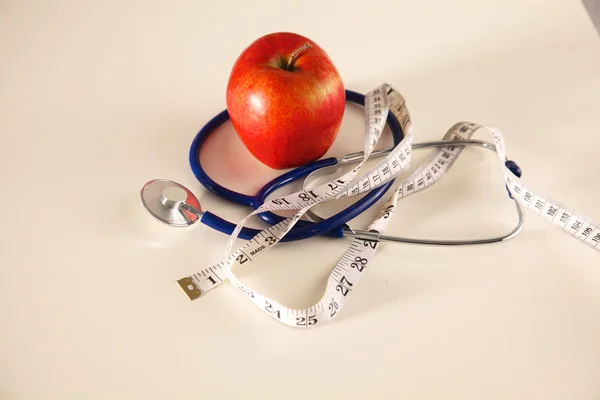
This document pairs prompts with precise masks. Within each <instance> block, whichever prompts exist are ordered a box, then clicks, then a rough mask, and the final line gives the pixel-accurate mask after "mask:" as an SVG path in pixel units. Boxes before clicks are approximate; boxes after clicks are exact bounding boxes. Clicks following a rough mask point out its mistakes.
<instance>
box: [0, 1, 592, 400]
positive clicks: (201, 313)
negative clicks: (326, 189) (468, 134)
mask: <svg viewBox="0 0 600 400" xmlns="http://www.w3.org/2000/svg"><path fill="white" fill-rule="evenodd" d="M281 30H286V31H293V32H297V33H301V34H304V35H306V36H309V37H310V38H312V39H313V40H315V41H316V42H317V43H319V44H320V45H321V46H322V47H323V48H324V49H326V51H327V52H328V53H329V55H330V56H331V58H332V59H333V60H334V62H335V64H336V65H337V66H338V68H339V70H340V72H341V74H342V76H343V78H344V81H345V85H346V87H347V88H349V89H353V90H357V91H361V92H366V91H368V90H370V89H372V88H373V87H375V86H377V85H379V84H380V83H382V82H384V81H387V82H390V83H391V84H393V85H394V86H395V87H396V88H397V89H398V90H400V91H401V92H402V93H403V94H404V96H405V97H406V98H407V99H408V104H409V107H410V110H411V113H412V115H413V118H414V120H415V127H416V129H417V130H416V141H424V140H434V139H438V138H441V137H442V136H443V134H444V133H445V131H446V129H448V128H449V127H450V126H451V125H452V124H453V123H454V122H456V121H459V120H464V119H470V120H474V121H478V122H483V123H486V124H489V125H493V126H496V127H498V128H499V129H501V130H502V132H503V133H504V134H505V136H506V141H507V146H508V153H509V156H510V157H511V158H513V159H515V160H517V161H518V162H519V164H520V165H521V167H522V168H523V171H524V179H525V182H527V183H529V184H531V185H532V186H534V187H536V188H538V189H540V190H542V191H544V192H545V193H548V194H550V195H552V196H554V197H556V198H558V199H559V200H562V201H563V202H565V203H567V204H569V205H571V206H572V207H574V208H575V209H577V210H579V211H581V212H583V213H585V214H587V215H589V216H590V217H592V218H593V219H594V220H596V221H600V208H599V203H598V198H599V196H600V185H599V184H598V183H599V181H598V179H599V175H598V174H599V170H598V168H597V162H598V155H599V154H600V135H599V134H598V133H599V132H600V112H599V110H600V109H599V104H600V38H599V36H598V34H597V32H596V30H595V29H594V26H593V25H592V23H591V22H590V19H589V17H588V15H587V14H586V12H585V9H584V7H583V5H582V4H581V3H580V2H579V1H576V0H550V1H549V0H538V1H522V0H503V1H478V0H462V1H458V2H447V1H442V0H439V1H430V2H420V1H399V0H390V1H387V0H383V1H379V2H364V3H361V2H358V1H335V2H334V1H304V2H285V1H267V0H262V1H258V0H255V1H251V2H246V1H237V2H207V1H186V0H178V1H175V2H158V1H153V0H150V1H148V0H144V1H133V0H130V1H105V2H78V1H60V0H52V1H38V2H23V1H9V0H4V1H2V2H1V3H0V52H1V60H2V62H1V63H0V65H1V67H0V71H1V72H2V73H1V74H0V182H1V186H0V194H1V196H0V210H1V213H2V215H1V216H0V227H1V228H0V277H1V278H0V398H1V399H170V398H177V399H184V398H194V399H198V398H225V397H232V398H233V397H237V398H245V399H264V398H273V399H284V398H285V399H296V398H297V399H307V398H328V399H337V398H339V399H348V398H367V396H372V397H373V398H410V399H433V398H436V399H437V398H445V399H541V398H543V399H567V398H569V399H597V398H599V397H600V380H598V377H599V376H600V341H599V340H598V338H599V337H600V295H599V294H598V293H599V290H598V288H599V287H600V268H598V267H599V266H600V262H599V261H600V258H599V257H598V253H597V252H595V251H593V250H591V249H589V248H588V247H586V246H583V245H581V244H580V243H578V242H576V241H575V240H572V239H570V238H568V237H567V236H566V235H565V234H563V233H561V232H560V231H559V230H558V229H557V228H554V227H553V226H551V225H550V224H548V223H546V222H545V221H543V220H541V219H540V218H538V217H535V216H534V215H533V214H531V213H528V214H527V222H526V227H525V229H524V231H523V233H522V234H521V235H520V236H519V237H518V238H516V239H514V240H513V241H510V242H507V243H503V244H500V245H493V246H483V247H477V248H432V247H422V246H404V245H391V244H388V245H385V246H382V248H381V250H380V251H379V252H378V254H377V257H376V264H375V267H373V268H372V269H371V270H370V271H369V272H368V274H366V275H365V277H364V279H363V280H362V281H361V283H360V285H359V287H358V288H357V289H356V290H355V291H354V295H353V297H352V298H351V299H350V302H349V304H348V305H347V307H345V308H344V309H343V312H342V313H341V315H340V317H339V318H337V319H336V320H335V321H334V322H333V323H330V324H327V325H324V326H322V327H320V328H318V329H315V330H309V331H303V330H296V329H292V328H288V327H285V326H283V325H280V324H277V323H275V322H274V321H273V320H271V319H269V318H268V317H266V316H265V315H264V314H263V313H261V312H259V311H258V310H257V309H256V308H255V307H254V306H253V305H251V304H250V303H249V302H247V301H246V300H245V299H244V298H243V297H242V296H240V295H239V293H237V292H236V291H235V290H234V288H232V287H231V286H230V285H224V286H222V287H220V288H218V289H217V290H214V291H212V292H210V294H207V295H206V296H205V297H202V298H201V299H199V300H196V301H194V302H190V301H189V300H188V299H187V298H186V297H185V296H184V295H183V293H182V292H181V290H180V289H179V288H178V287H177V286H176V285H175V280H176V279H178V278H180V277H182V276H185V275H187V274H190V273H192V272H195V271H197V270H200V269H202V268H204V267H205V266H207V265H209V263H211V262H217V261H219V260H220V259H221V257H222V254H223V251H224V249H225V244H226V241H227V237H226V236H225V235H222V234H220V233H217V232H214V231H212V230H210V229H209V228H207V227H205V226H203V225H198V226H194V227H192V228H188V229H175V228H170V227H166V226H163V225H161V224H159V223H158V222H156V221H154V220H152V219H151V218H150V217H149V216H148V215H147V214H146V213H145V211H144V210H143V208H142V207H141V204H140V202H139V197H138V193H139V190H140V188H141V186H142V184H143V183H144V182H146V181H147V180H150V179H153V178H158V177H165V178H171V179H174V180H176V181H179V182H181V183H183V184H185V185H187V186H189V187H190V188H192V189H193V190H194V191H195V192H196V193H197V194H198V196H199V198H200V200H201V202H202V204H203V206H204V208H206V209H208V210H212V211H214V212H216V213H218V214H220V215H221V216H223V217H226V218H229V219H231V220H233V221H239V220H240V219H241V218H242V217H243V216H244V215H246V214H247V213H248V210H246V209H243V208H237V207H234V206H233V205H231V204H228V203H226V202H224V201H222V200H220V199H218V198H216V197H215V196H213V195H212V194H209V193H208V192H207V191H206V190H205V189H204V188H202V187H201V186H200V185H199V184H198V183H197V181H196V180H195V179H194V177H193V175H192V173H191V171H190V169H189V165H188V162H187V153H188V148H189V144H190V142H191V140H192V138H193V136H194V135H195V133H196V132H197V130H198V129H199V128H200V127H201V126H202V125H203V124H204V123H205V122H206V121H207V120H208V119H209V118H211V117H212V116H213V115H214V114H216V113H217V112H219V111H221V110H222V109H224V104H225V87H226V83H227V77H228V73H229V70H230V68H231V66H232V63H233V62H234V61H235V58H236V57H237V55H238V54H239V53H240V52H241V51H242V49H243V48H244V47H245V46H247V45H248V44H249V43H250V42H251V41H253V40H254V39H256V38H258V37H260V36H261V35H263V34H266V33H270V32H275V31H281ZM363 126H364V123H363V120H362V114H361V111H360V110H356V109H355V108H351V107H349V108H348V112H347V115H346V117H345V119H344V125H343V128H342V132H341V134H340V136H339V138H338V140H337V141H336V143H335V145H334V146H333V147H332V149H331V151H330V153H329V154H330V155H341V154H344V153H345V152H348V151H356V150H358V149H360V148H361V147H360V146H361V142H362V137H363V136H362V135H363V132H362V128H363ZM477 137H480V138H483V139H486V140H487V139H489V137H487V136H485V135H483V134H479V135H477ZM384 142H385V141H384ZM383 144H385V143H383ZM383 144H382V145H383ZM205 150H206V151H204V152H203V159H204V160H205V161H204V162H205V163H207V165H208V167H207V170H208V172H209V173H211V174H212V175H213V176H214V177H215V178H216V179H219V180H220V181H222V182H223V183H226V184H227V185H229V186H231V187H233V188H236V189H238V190H244V191H247V192H251V191H253V190H256V188H257V187H259V186H260V185H262V183H264V182H266V181H267V180H268V179H270V178H271V177H272V176H274V172H273V171H268V170H267V169H266V168H265V167H262V166H261V165H259V164H258V163H257V162H256V161H255V160H253V159H251V158H250V157H249V156H248V154H247V153H246V152H245V150H244V148H243V147H242V145H241V144H240V142H239V141H238V139H237V138H236V136H235V134H234V132H233V131H232V130H231V128H230V127H225V128H224V129H222V130H221V131H220V132H219V134H218V135H216V136H215V137H214V138H213V140H211V141H210V142H209V143H208V144H207V146H206V149H205ZM425 154H426V153H422V152H421V153H419V154H418V156H416V157H415V161H418V160H419V159H422V158H423V157H425ZM293 189H295V187H292V188H289V189H286V190H293ZM296 189H297V188H296ZM282 193H284V192H282ZM505 193H506V192H505V190H504V187H503V183H502V176H501V173H500V170H499V169H498V164H497V161H496V159H495V158H494V156H493V154H491V153H485V152H484V151H481V150H469V151H466V152H465V154H464V157H462V158H461V161H459V162H458V163H457V165H456V167H455V168H454V169H453V170H452V172H451V174H449V175H448V176H447V177H446V178H445V179H444V181H442V182H441V183H439V184H438V185H437V186H436V187H434V188H432V189H430V190H428V191H426V192H423V193H421V194H419V195H416V196H413V197H411V198H408V199H406V200H403V201H402V202H401V203H400V206H401V207H400V211H399V212H398V213H397V214H396V215H395V218H394V221H393V222H392V224H391V226H390V228H389V230H388V233H394V234H403V235H411V236H421V237H445V238H447V237H451V238H472V237H479V236H481V235H489V234H495V233H500V232H503V231H505V230H507V229H510V226H511V224H513V223H514V220H515V217H514V215H513V208H512V205H511V202H510V201H509V200H508V199H507V197H506V195H505ZM336 207H339V206H336ZM320 210H321V211H322V212H327V211H332V210H331V209H330V210H326V209H325V208H320ZM367 217H368V215H366V216H363V217H361V218H358V220H357V221H353V226H354V227H362V226H364V224H365V222H366V221H367V219H366V218H367ZM467 217H468V218H467ZM465 218H467V219H466V220H464V221H462V220H463V219H465ZM459 221H462V222H459ZM250 225H251V226H255V227H260V226H263V225H262V224H261V223H260V222H257V221H256V220H253V221H252V223H251V224H250ZM348 243H349V241H348V240H337V241H334V240H325V239H322V238H315V239H312V240H308V241H303V242H301V243H295V244H293V245H288V244H281V245H278V246H277V247H275V248H274V249H273V250H272V251H271V252H269V253H267V254H266V255H265V256H264V257H263V260H264V261H263V262H260V263H258V264H259V265H257V266H255V267H252V268H250V269H248V270H247V271H243V277H244V281H245V282H247V283H248V284H250V285H251V286H252V287H253V288H254V289H257V290H261V291H263V292H264V293H266V294H268V295H270V296H273V297H274V298H275V299H277V300H279V301H281V302H283V303H285V304H287V305H289V306H292V307H302V306H306V305H310V304H312V303H313V302H314V301H316V300H317V299H318V298H319V296H320V293H321V291H322V290H323V288H324V287H325V282H326V277H327V275H328V273H329V271H330V270H331V268H333V266H334V265H335V262H336V261H337V259H338V258H339V257H340V255H341V254H342V253H343V251H344V250H345V248H346V247H347V245H348ZM315 255H318V257H315Z"/></svg>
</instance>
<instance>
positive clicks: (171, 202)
mask: <svg viewBox="0 0 600 400" xmlns="http://www.w3.org/2000/svg"><path fill="white" fill-rule="evenodd" d="M140 197H141V200H142V204H143V205H144V207H145V208H146V210H148V212H149V213H150V214H151V215H152V216H153V217H154V218H156V219H158V220H159V221H161V222H164V223H165V224H167V225H170V226H179V227H183V226H190V225H192V224H194V223H195V222H197V221H198V220H199V219H200V216H201V215H202V211H201V208H200V202H199V201H198V198H197V197H196V195H194V193H192V192H191V191H190V190H189V189H187V188H186V187H185V186H182V185H180V184H178V183H177V182H173V181H170V180H168V179H154V180H151V181H149V182H147V183H146V184H145V185H144V186H143V187H142V190H141V192H140Z"/></svg>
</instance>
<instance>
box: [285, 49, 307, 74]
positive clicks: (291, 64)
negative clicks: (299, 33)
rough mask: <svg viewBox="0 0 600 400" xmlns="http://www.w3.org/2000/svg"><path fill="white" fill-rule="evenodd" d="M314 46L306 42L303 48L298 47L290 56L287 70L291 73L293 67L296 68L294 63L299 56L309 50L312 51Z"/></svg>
mask: <svg viewBox="0 0 600 400" xmlns="http://www.w3.org/2000/svg"><path fill="white" fill-rule="evenodd" d="M311 47H312V46H311V45H310V43H308V42H306V43H304V44H303V45H302V46H300V47H298V48H297V49H296V50H294V52H293V53H292V55H291V56H290V60H289V61H288V64H287V68H286V69H287V70H288V71H291V70H292V67H293V66H294V63H295V62H296V58H298V55H299V54H300V53H302V52H303V51H304V50H308V49H310V48H311Z"/></svg>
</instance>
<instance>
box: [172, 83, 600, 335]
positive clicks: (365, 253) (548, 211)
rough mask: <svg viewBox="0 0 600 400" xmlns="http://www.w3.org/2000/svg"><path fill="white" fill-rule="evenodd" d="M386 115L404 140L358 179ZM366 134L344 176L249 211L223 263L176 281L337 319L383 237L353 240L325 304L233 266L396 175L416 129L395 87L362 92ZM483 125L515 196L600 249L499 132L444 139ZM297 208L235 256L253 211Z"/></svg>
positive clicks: (284, 310)
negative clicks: (536, 182)
mask: <svg viewBox="0 0 600 400" xmlns="http://www.w3.org/2000/svg"><path fill="white" fill-rule="evenodd" d="M388 112H392V113H393V114H394V116H395V117H396V118H397V119H398V121H399V122H400V125H401V127H402V130H403V132H404V135H405V136H404V139H403V140H402V141H401V142H400V143H399V144H398V145H397V146H396V147H395V148H394V150H393V151H392V152H391V153H389V154H388V155H387V157H386V158H385V159H384V160H383V161H381V162H379V163H378V164H377V166H376V167H374V168H372V169H371V170H370V171H369V172H368V173H367V174H365V176H364V177H363V178H361V179H359V180H358V181H356V182H355V181H354V179H355V178H356V176H357V175H358V173H359V172H360V170H361V168H362V166H363V164H364V163H365V162H366V161H367V160H368V158H369V155H370V154H371V152H372V151H373V149H374V148H375V146H376V144H377V142H378V140H379V137H380V136H381V133H382V132H383V130H384V127H385V121H386V120H387V116H388ZM365 120H366V126H365V128H366V137H365V150H364V158H363V160H362V161H361V162H360V164H358V165H357V166H356V167H355V168H354V169H353V170H352V171H350V172H348V173H346V174H345V175H343V176H342V177H340V178H339V179H334V180H331V181H329V182H327V183H324V184H322V185H320V186H318V187H316V188H314V189H311V190H303V191H300V192H296V193H292V194H289V195H287V196H284V197H278V198H275V199H272V200H270V201H268V202H265V203H264V204H263V205H262V206H261V207H260V208H258V209H256V210H255V211H253V212H252V213H251V214H249V215H248V216H246V217H245V218H244V219H243V220H242V221H241V222H240V223H239V224H238V225H237V227H236V229H235V230H234V232H233V234H232V235H231V236H230V238H229V242H228V244H227V251H226V258H225V260H223V261H222V262H219V263H218V264H216V265H213V266H211V267H209V268H206V269H204V270H201V271H200V272H196V273H194V274H192V275H191V276H189V277H185V278H182V279H179V280H178V283H179V285H180V286H181V287H182V288H183V290H184V291H185V293H186V294H187V295H188V297H189V298H190V299H192V300H193V299H195V298H198V297H199V296H200V295H201V294H203V293H206V292H208V291H209V290H211V289H213V288H215V287H217V286H218V285H220V284H221V283H223V282H224V281H226V280H229V281H230V282H231V283H232V284H233V285H234V286H235V287H236V288H237V289H238V290H239V291H240V292H241V293H243V294H244V296H245V297H246V298H247V299H248V300H250V301H251V302H252V303H254V305H256V306H257V307H258V308H259V309H261V310H263V311H264V312H265V313H267V314H268V315H270V316H272V317H273V318H274V319H275V320H277V321H279V322H281V323H283V324H285V325H289V326H294V327H303V328H309V327H315V326H320V325H322V324H324V323H326V322H329V321H331V320H332V319H334V318H335V317H336V316H337V315H338V313H339V312H340V310H341V309H342V307H343V306H344V304H345V303H346V301H347V300H348V298H349V296H350V294H351V293H352V291H353V290H354V289H355V288H356V286H357V284H358V281H359V280H360V278H361V277H362V275H363V274H364V273H365V272H366V271H367V270H369V269H370V268H372V267H373V266H372V264H373V259H374V257H375V251H376V250H377V247H378V244H379V242H377V241H369V240H364V239H359V238H355V239H353V240H352V242H351V244H350V247H349V248H348V250H346V252H345V253H344V254H343V255H342V257H341V258H340V260H339V262H338V263H337V265H336V266H335V268H334V269H333V271H332V272H331V274H330V275H329V278H328V282H327V287H326V289H325V293H324V295H323V297H322V298H321V299H320V301H319V302H318V303H316V304H314V305H312V306H311V307H308V308H302V309H290V308H288V307H286V306H284V305H282V304H280V303H278V302H276V301H274V300H273V299H270V298H268V297H266V296H263V295H262V294H260V293H258V292H256V291H254V290H252V289H251V288H249V287H248V286H246V285H244V284H243V283H242V282H241V281H240V280H239V279H238V278H237V276H236V275H235V273H234V271H233V270H234V268H235V267H237V266H247V265H248V264H249V263H252V262H256V260H257V259H258V258H259V257H260V255H261V254H264V253H265V252H266V251H268V250H269V248H271V247H272V246H274V245H275V244H276V243H277V242H279V241H280V240H281V239H282V238H283V237H284V236H285V235H286V234H287V233H288V232H289V231H290V230H291V229H292V227H293V226H294V225H295V224H296V222H297V221H298V220H299V219H300V218H301V217H302V215H304V214H305V213H306V211H307V210H308V209H310V208H311V207H313V206H314V205H316V204H319V203H323V202H328V201H334V200H337V199H340V198H345V197H352V196H356V195H358V194H361V193H365V192H368V191H370V190H373V189H375V188H376V187H378V186H381V185H383V184H385V183H386V182H389V181H390V180H392V179H395V178H396V177H397V176H399V175H400V174H401V173H403V172H404V171H405V170H406V169H407V168H408V167H409V166H410V161H411V155H412V141H413V128H412V120H411V118H410V114H409V112H408V109H407V107H406V101H405V100H404V98H403V97H402V95H400V93H399V92H397V91H396V90H395V89H394V88H393V87H392V86H391V85H389V84H383V85H381V86H379V87H378V88H376V89H374V90H372V91H370V92H369V93H368V94H367V95H366V96H365ZM481 128H485V129H486V130H487V131H488V132H489V133H490V134H491V135H492V137H493V138H494V143H495V145H496V153H497V155H498V159H499V161H500V164H501V166H502V169H503V171H504V178H505V182H506V185H507V188H508V190H509V191H510V193H511V195H512V197H513V198H515V199H517V201H518V202H519V203H520V204H521V205H523V206H524V207H525V208H527V209H528V210H530V211H532V212H534V213H535V214H537V215H539V216H541V217H543V218H545V219H547V220H549V221H551V222H552V223H553V224H555V225H558V226H559V227H560V228H562V229H563V231H564V232H565V233H567V234H569V235H571V236H572V237H574V238H575V239H577V240H579V241H580V242H582V243H584V244H587V245H588V246H590V247H592V248H594V249H596V250H598V251H600V224H597V223H595V222H593V221H592V220H590V219H589V218H587V217H585V216H584V215H582V214H579V213H577V212H574V211H571V210H570V209H569V208H568V207H567V206H566V205H564V204H562V203H560V202H558V201H555V200H553V199H551V198H550V197H548V196H546V195H544V194H542V193H539V192H537V191H536V190H533V189H531V188H529V187H527V186H525V185H524V184H523V183H522V181H521V179H520V178H519V177H517V176H516V175H515V174H514V173H513V172H511V171H510V170H509V169H508V168H507V167H506V166H505V161H506V148H505V143H504V138H503V137H502V134H501V133H500V131H498V130H497V129H495V128H491V127H488V126H485V125H481V124H477V123H473V122H460V123H457V124H455V125H454V126H453V127H452V128H450V130H448V132H447V133H446V135H445V136H444V138H443V139H444V140H465V139H469V138H471V136H472V135H473V134H474V133H475V132H476V131H477V130H479V129H481ZM463 149H464V146H456V145H454V146H448V147H445V148H444V147H443V148H439V149H438V150H437V151H435V152H434V153H433V154H432V155H431V156H430V157H429V158H427V159H426V161H425V162H423V163H422V164H421V166H419V168H417V169H416V170H415V171H414V172H413V173H412V174H411V175H410V176H409V177H408V178H406V179H405V180H404V181H402V182H401V183H400V185H399V187H398V189H397V190H395V191H394V193H393V195H392V196H391V197H390V198H389V199H388V200H387V201H386V202H385V204H384V205H383V206H382V207H381V209H380V210H379V212H378V213H377V215H376V217H375V218H374V219H373V220H372V221H371V223H370V224H369V227H368V228H367V229H368V230H374V231H376V232H378V233H379V234H381V233H383V232H384V231H385V229H386V227H387V225H388V223H389V221H390V220H391V217H392V215H393V213H394V209H395V207H396V203H397V202H398V200H399V199H400V198H403V197H407V196H410V195H412V194H414V193H417V192H419V191H421V190H423V189H425V188H428V187H430V186H431V185H433V184H435V183H436V182H438V181H439V179H441V178H442V177H443V176H444V175H445V174H446V173H447V172H448V170H449V169H450V168H451V167H452V165H453V164H454V162H455V160H456V159H457V158H458V157H459V156H460V154H461V152H462V150H463ZM277 210H288V211H289V210H297V212H296V214H294V215H293V216H292V217H289V218H287V219H285V220H284V221H282V222H280V223H278V224H277V225H273V226H271V227H269V228H268V229H265V230H263V231H262V232H260V233H258V234H257V235H256V236H255V237H254V238H252V239H251V240H249V241H247V242H246V243H245V244H244V245H243V246H242V247H240V248H239V249H237V250H236V251H235V252H233V253H231V248H232V246H233V243H234V242H235V240H236V239H237V236H238V234H239V232H240V230H241V229H242V227H243V226H244V224H245V223H246V221H247V220H248V219H249V218H250V217H252V216H253V215H256V214H259V213H262V212H265V211H277Z"/></svg>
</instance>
